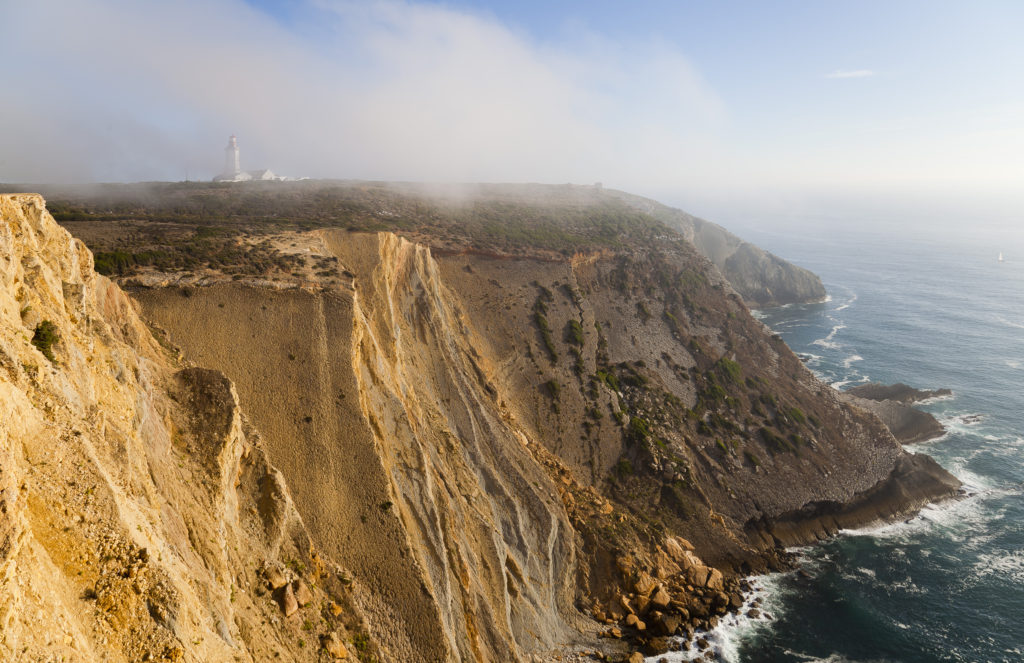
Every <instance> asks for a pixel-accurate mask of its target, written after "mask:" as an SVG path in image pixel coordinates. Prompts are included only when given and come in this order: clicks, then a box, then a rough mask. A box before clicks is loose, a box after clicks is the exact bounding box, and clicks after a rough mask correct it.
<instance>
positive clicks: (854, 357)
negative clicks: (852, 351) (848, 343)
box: [843, 355, 864, 368]
mask: <svg viewBox="0 0 1024 663" xmlns="http://www.w3.org/2000/svg"><path fill="white" fill-rule="evenodd" d="M855 361H864V357H861V356H860V355H850V356H849V357H847V358H846V359H844V360H843V368H850V366H853V362H855Z"/></svg>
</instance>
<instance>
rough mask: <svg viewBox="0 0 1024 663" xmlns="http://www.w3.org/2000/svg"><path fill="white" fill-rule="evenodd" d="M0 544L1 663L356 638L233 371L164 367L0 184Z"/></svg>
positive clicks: (107, 295)
mask: <svg viewBox="0 0 1024 663" xmlns="http://www.w3.org/2000/svg"><path fill="white" fill-rule="evenodd" d="M0 541H2V543H0V658H2V659H3V660H7V661H28V660H58V659H61V660H72V661H100V660H103V661H125V662H128V661H140V660H152V661H195V662H197V663H198V662H200V661H204V662H205V661H265V660H271V659H273V658H275V657H283V658H284V659H286V660H305V661H313V660H322V658H321V657H320V654H319V653H318V651H317V650H318V649H319V648H320V644H321V643H320V641H318V639H317V636H318V635H320V636H322V637H323V638H324V642H325V643H327V644H330V645H331V646H332V648H333V649H334V650H335V651H336V652H337V651H340V650H339V649H338V647H343V646H344V644H343V640H347V641H349V642H351V641H352V639H353V638H357V637H358V636H359V634H360V633H362V634H363V637H365V627H364V626H363V624H362V622H361V618H360V617H359V615H358V613H357V612H356V611H355V609H354V607H353V606H352V605H351V602H350V600H349V598H348V594H349V590H348V588H347V587H346V586H345V585H344V584H343V583H341V581H340V580H339V578H340V577H342V575H343V572H342V571H341V569H340V567H336V566H333V565H331V564H329V563H327V562H325V561H324V560H322V559H321V558H319V556H318V555H317V553H316V551H315V549H314V548H312V546H311V545H310V540H309V537H308V535H307V534H306V530H305V526H304V524H303V522H302V518H301V517H300V516H299V514H298V512H297V511H296V510H295V508H294V506H293V504H292V501H291V498H290V495H289V492H288V489H287V486H286V485H285V483H284V481H283V479H282V477H281V474H280V473H279V472H277V471H276V470H275V469H274V468H273V467H272V466H271V465H270V464H269V463H268V462H267V459H266V456H265V454H264V452H263V447H262V444H261V442H260V438H259V435H258V433H256V431H255V430H253V429H252V427H251V426H250V425H249V424H248V422H247V420H246V418H245V417H244V415H243V414H242V412H241V410H240V408H239V405H238V397H237V394H236V391H235V389H234V386H233V385H232V384H231V382H230V381H229V380H228V379H227V378H226V377H224V375H223V374H222V373H219V372H217V371H212V370H206V369H200V368H190V367H183V366H181V365H180V364H178V363H177V361H176V360H175V358H174V356H173V355H172V354H170V353H168V351H167V350H165V349H164V348H162V347H161V346H160V345H159V344H158V342H157V341H156V340H155V339H154V337H153V336H152V334H151V333H150V331H149V329H148V328H147V326H146V325H145V324H144V323H143V322H142V321H141V320H140V319H139V317H138V315H137V313H136V311H135V304H134V303H133V302H132V300H131V299H130V298H129V297H127V296H126V295H125V294H124V293H123V292H122V291H121V290H120V289H119V288H118V287H117V286H115V285H114V284H112V283H111V282H110V281H109V280H107V279H106V278H105V277H102V276H99V275H97V274H96V273H95V272H94V271H93V260H92V256H91V254H90V253H89V251H88V250H87V249H86V248H85V246H84V245H83V244H82V243H81V242H80V241H78V240H75V239H73V238H72V237H71V236H70V234H68V232H67V231H65V230H64V229H62V228H60V227H59V226H58V225H57V224H56V223H55V222H54V221H53V219H52V218H51V217H50V215H49V214H48V213H47V212H46V209H45V207H44V203H43V200H42V198H41V197H39V196H36V195H29V194H25V195H4V196H0ZM330 605H334V606H337V612H335V613H331V611H330V610H329V609H328V606H330ZM322 612H323V614H324V615H325V617H324V618H323V619H321V613H322ZM312 620H315V621H316V628H315V629H312V630H311V629H305V628H304V624H306V623H311V621H312Z"/></svg>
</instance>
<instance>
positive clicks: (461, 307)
mask: <svg viewBox="0 0 1024 663" xmlns="http://www.w3.org/2000/svg"><path fill="white" fill-rule="evenodd" d="M315 238H316V240H317V242H315V243H314V242H312V241H311V245H312V244H315V245H316V247H317V248H316V252H318V253H317V254H311V258H313V259H314V260H317V261H322V260H325V259H330V258H333V259H337V261H338V270H339V273H340V274H343V275H344V281H343V283H342V284H341V285H330V284H326V285H325V284H308V285H306V286H304V287H293V288H291V289H271V288H267V287H265V286H262V285H260V284H258V283H255V282H253V283H248V282H246V281H245V280H244V279H243V280H239V281H228V280H221V281H219V282H213V283H211V284H209V285H207V286H205V287H200V288H189V289H179V288H176V287H167V288H140V289H137V290H134V291H133V294H134V295H135V296H136V297H137V298H138V300H139V301H140V302H141V304H142V308H143V311H144V314H145V316H146V317H147V318H148V319H150V320H152V321H153V322H154V323H155V324H156V325H158V326H159V327H161V328H163V329H165V330H166V331H167V334H168V337H169V339H171V341H172V342H173V343H175V344H178V345H179V346H180V347H181V348H182V351H183V352H184V353H185V354H186V355H187V356H189V357H191V358H192V359H193V360H195V361H197V362H198V363H200V364H203V365H209V366H213V367H216V368H218V369H220V370H223V371H224V372H225V374H227V375H228V376H230V377H231V378H232V380H233V381H234V383H235V384H236V385H237V388H238V390H239V396H240V400H241V402H242V404H243V407H244V408H245V410H246V411H247V412H251V413H252V417H253V421H254V423H255V424H256V426H257V427H258V428H259V430H261V431H262V432H263V435H264V437H265V439H266V446H267V450H268V455H269V457H270V460H271V461H272V462H273V463H274V464H275V465H276V466H278V467H280V468H281V470H282V472H283V474H284V476H285V478H286V480H287V482H288V484H289V485H290V486H291V487H292V490H293V494H294V499H295V504H296V508H297V510H298V511H299V513H300V514H302V517H303V519H304V522H305V523H306V524H307V526H308V528H309V531H310V536H311V537H312V540H313V542H314V543H315V544H316V546H317V548H318V549H319V550H321V551H322V553H323V554H324V555H325V556H326V557H328V558H330V559H336V560H337V561H338V562H339V563H341V564H344V565H345V566H346V567H348V568H350V569H352V571H353V574H354V576H355V578H356V579H357V580H358V581H359V587H358V589H357V591H356V592H355V600H356V601H357V602H358V604H359V606H360V608H361V609H362V610H363V611H364V612H365V613H366V614H367V616H368V621H369V628H370V631H371V634H372V635H373V636H374V638H375V639H376V640H377V641H378V642H379V643H380V646H381V650H382V652H384V656H385V658H386V659H387V660H396V661H404V660H439V661H491V660H524V659H526V660H529V659H528V656H529V655H533V654H536V653H538V652H551V651H558V649H559V647H562V646H564V644H565V643H572V642H587V641H588V637H589V636H590V635H592V634H593V633H594V632H595V630H596V628H597V626H598V625H597V624H596V623H595V622H594V621H591V620H590V619H588V617H593V618H595V619H597V620H598V621H603V622H607V621H613V622H614V621H615V620H618V619H622V618H623V617H624V612H623V611H624V610H626V611H629V612H632V611H636V612H637V613H641V612H642V613H643V614H645V615H646V614H648V613H647V612H646V611H647V610H649V609H650V607H649V606H650V604H651V603H652V602H653V601H654V599H655V597H657V598H658V603H657V605H658V606H660V607H659V608H658V609H657V610H655V611H654V612H655V613H657V615H658V616H657V617H655V619H658V620H660V621H659V622H658V623H660V624H661V628H662V630H664V631H666V632H667V633H672V632H679V629H681V628H683V625H684V624H685V625H689V626H690V627H692V626H696V625H699V624H701V623H705V622H702V621H701V620H703V619H706V618H708V617H709V616H710V615H712V614H716V612H715V611H720V610H724V609H725V607H726V606H727V605H728V603H729V598H728V596H726V594H727V593H729V592H733V591H735V590H736V588H737V585H736V584H735V578H734V574H735V572H736V571H738V570H751V569H764V568H766V566H768V565H769V564H771V563H772V558H773V555H774V552H773V548H774V546H776V545H778V544H786V545H789V544H794V543H807V542H810V541H813V540H816V539H817V538H820V537H823V536H826V535H828V534H829V533H831V532H834V531H835V530H836V529H837V528H838V527H849V526H855V525H858V524H865V523H868V522H872V521H875V520H878V519H879V518H891V517H896V516H898V515H900V514H904V513H907V512H908V510H911V509H913V508H916V507H918V506H920V505H921V504H922V503H923V502H924V501H927V500H929V499H935V498H939V497H942V496H946V495H949V494H953V493H955V491H956V489H957V485H958V484H957V482H956V480H955V479H953V478H952V477H950V476H949V475H948V474H946V473H944V472H943V471H942V470H941V468H938V467H937V466H936V465H935V464H934V462H933V461H930V459H927V458H925V457H919V456H910V455H908V454H906V453H905V452H904V451H903V450H902V449H901V447H900V446H899V445H898V443H897V442H896V441H895V440H894V439H893V437H892V436H891V435H890V434H889V432H888V431H887V430H886V429H885V427H884V426H883V424H882V423H881V422H880V421H879V420H878V419H877V418H875V417H873V416H872V415H870V414H868V413H866V412H863V411H861V410H858V409H854V408H850V407H848V406H846V405H844V404H843V403H842V402H841V401H840V399H839V398H838V395H837V394H836V393H835V392H834V391H833V390H831V389H830V388H829V387H827V386H826V385H823V384H821V383H819V382H818V381H817V380H816V379H815V378H814V377H813V375H811V374H810V372H809V371H807V370H806V369H805V368H804V367H803V366H802V364H801V363H800V362H799V360H798V359H797V358H796V357H795V356H794V355H793V354H792V353H791V352H790V351H789V350H788V348H786V346H785V344H784V343H782V342H781V340H779V339H777V338H774V337H773V336H772V335H771V334H770V332H769V331H768V330H767V329H766V328H764V326H763V325H761V324H760V323H759V322H757V321H756V320H754V319H753V318H752V317H751V316H750V313H749V311H748V310H747V309H746V307H745V306H744V304H743V302H742V299H741V298H740V296H739V295H738V294H737V293H736V292H735V291H734V290H733V289H732V288H731V286H730V285H729V283H728V282H727V281H726V280H725V279H724V278H723V277H722V275H721V273H720V272H719V271H718V270H716V269H714V268H713V267H712V266H711V264H710V263H709V262H708V261H707V260H706V259H705V258H703V257H701V256H700V255H699V254H698V253H697V252H696V251H695V250H694V249H693V247H692V246H691V245H690V244H689V243H688V242H686V241H684V240H683V239H682V238H662V239H659V240H657V243H655V244H652V245H651V246H649V247H646V248H645V250H643V251H633V250H629V249H624V250H622V251H619V252H612V251H606V252H603V253H595V254H585V255H576V256H573V257H567V258H564V259H563V258H557V259H556V258H552V259H542V258H512V257H509V256H495V255H490V254H483V253H475V252H473V251H472V250H466V251H462V252H458V251H447V252H445V253H444V254H442V255H434V254H433V253H432V252H431V251H430V250H429V249H427V248H425V247H424V246H422V245H419V244H416V243H413V242H410V241H407V240H404V239H401V238H399V237H397V236H395V235H392V234H390V233H353V232H345V231H329V230H322V231H317V233H316V235H315ZM705 562H708V563H710V564H712V565H713V566H716V567H718V569H712V568H709V567H708V566H707V565H706V564H705ZM722 571H724V574H723V573H722ZM730 583H732V584H730ZM688 586H689V589H687V587H688ZM694 587H696V588H697V589H696V590H694ZM634 616H635V615H634ZM673 620H674V621H673Z"/></svg>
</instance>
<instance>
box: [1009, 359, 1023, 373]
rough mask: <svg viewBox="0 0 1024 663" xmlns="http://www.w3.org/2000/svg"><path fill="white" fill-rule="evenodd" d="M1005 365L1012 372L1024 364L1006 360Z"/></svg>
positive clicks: (1015, 360)
mask: <svg viewBox="0 0 1024 663" xmlns="http://www.w3.org/2000/svg"><path fill="white" fill-rule="evenodd" d="M1005 363H1006V365H1007V366H1009V367H1010V368H1012V369H1014V370H1019V369H1020V368H1021V367H1022V366H1024V363H1022V362H1021V361H1020V360H1019V359H1007V360H1006V362H1005Z"/></svg>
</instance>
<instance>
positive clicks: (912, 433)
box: [843, 382, 953, 444]
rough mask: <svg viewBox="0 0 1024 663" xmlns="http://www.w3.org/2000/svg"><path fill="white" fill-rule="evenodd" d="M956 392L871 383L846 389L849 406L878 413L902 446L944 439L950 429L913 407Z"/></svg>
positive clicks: (845, 393)
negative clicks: (947, 429) (915, 404)
mask: <svg viewBox="0 0 1024 663" xmlns="http://www.w3.org/2000/svg"><path fill="white" fill-rule="evenodd" d="M952 393H953V392H951V391H950V390H949V389H936V390H921V389H914V388H913V387H909V386H907V385H905V384H903V383H896V384H894V385H884V384H879V383H876V382H871V383H868V384H862V385H857V386H856V387H852V388H850V389H848V390H846V391H845V392H844V394H843V397H844V398H845V399H846V401H847V402H848V403H851V404H852V405H856V406H857V407H861V408H864V409H865V410H868V411H869V412H872V413H874V414H875V415H876V416H877V417H878V418H879V419H881V420H882V422H883V423H885V425H886V426H887V427H888V428H889V430H890V431H892V434H893V436H895V437H896V439H897V440H899V441H900V442H901V443H902V444H916V443H918V442H927V441H928V440H934V439H936V438H939V437H942V436H943V435H945V434H946V429H945V428H943V426H942V424H941V423H939V421H938V420H937V419H936V418H935V417H934V416H932V415H931V414H929V413H928V412H924V411H922V410H918V409H917V408H915V407H913V404H914V403H919V402H921V401H925V400H929V399H932V398H942V397H946V396H951V395H952Z"/></svg>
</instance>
